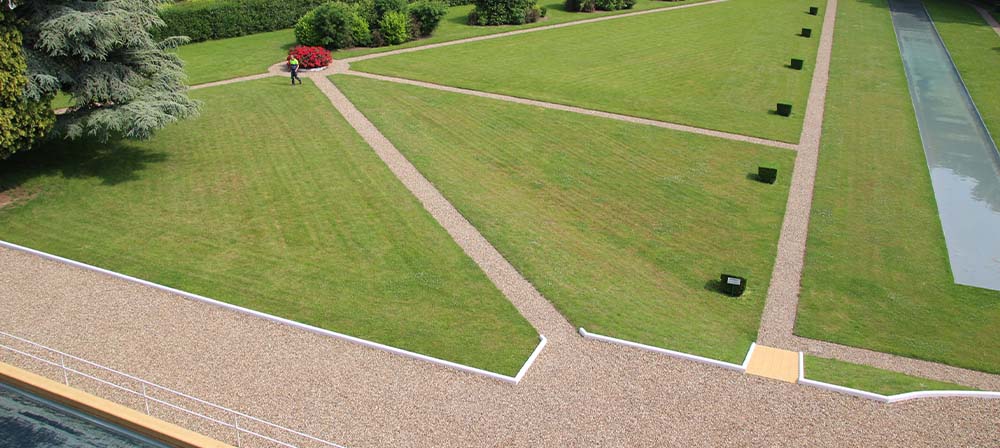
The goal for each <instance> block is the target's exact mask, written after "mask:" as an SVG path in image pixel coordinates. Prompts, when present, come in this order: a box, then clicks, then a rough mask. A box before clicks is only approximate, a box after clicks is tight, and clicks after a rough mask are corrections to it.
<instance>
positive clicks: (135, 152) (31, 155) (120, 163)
mask: <svg viewBox="0 0 1000 448" xmlns="http://www.w3.org/2000/svg"><path fill="white" fill-rule="evenodd" d="M168 157H169V156H168V155H167V153H165V152H160V151H154V150H150V149H147V148H141V147H139V146H136V145H135V144H133V143H131V142H124V141H123V142H108V143H100V142H96V141H74V142H70V141H65V140H53V141H49V142H46V143H44V144H42V145H41V146H39V147H37V148H34V149H31V150H28V151H22V152H19V153H17V154H14V155H13V156H11V157H10V158H9V159H7V160H3V161H0V192H2V191H5V190H9V189H14V188H17V187H19V186H21V185H23V184H24V183H25V182H27V181H29V180H31V179H34V178H37V177H47V176H61V177H63V178H65V179H88V178H98V179H100V180H101V184H102V185H108V186H113V185H118V184H121V183H125V182H130V181H134V180H137V179H139V173H140V172H142V171H144V170H145V169H146V168H147V167H148V166H149V165H150V164H155V163H162V162H164V161H166V160H167V159H168Z"/></svg>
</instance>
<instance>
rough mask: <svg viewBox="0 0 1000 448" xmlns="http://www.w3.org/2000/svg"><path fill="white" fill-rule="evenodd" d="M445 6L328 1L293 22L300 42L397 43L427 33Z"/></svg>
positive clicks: (393, 0)
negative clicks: (296, 21)
mask: <svg viewBox="0 0 1000 448" xmlns="http://www.w3.org/2000/svg"><path fill="white" fill-rule="evenodd" d="M447 12H448V7H447V6H445V4H444V3H442V2H440V1H437V0H420V1H418V2H416V3H413V4H412V5H411V4H407V3H406V1H405V0H357V1H353V2H348V3H344V2H339V1H334V2H328V3H324V4H322V5H320V6H318V7H316V8H315V9H313V10H311V11H309V12H307V13H306V14H305V15H304V16H302V18H301V19H300V20H299V21H298V23H297V24H296V25H295V39H296V40H298V42H299V43H300V44H302V45H307V46H322V47H326V48H329V49H340V48H350V47H355V46H374V47H379V46H382V45H397V44H401V43H403V42H406V41H408V40H410V39H413V38H416V37H425V36H430V35H431V33H432V32H434V30H435V29H436V28H437V26H438V24H439V23H440V22H441V19H442V18H443V17H444V16H445V14H447Z"/></svg>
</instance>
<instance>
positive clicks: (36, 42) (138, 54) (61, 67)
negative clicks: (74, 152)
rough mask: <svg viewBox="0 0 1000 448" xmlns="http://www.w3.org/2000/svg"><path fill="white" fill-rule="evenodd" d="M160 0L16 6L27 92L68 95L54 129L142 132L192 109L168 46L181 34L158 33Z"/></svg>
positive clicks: (53, 0) (65, 132) (72, 133)
mask: <svg viewBox="0 0 1000 448" xmlns="http://www.w3.org/2000/svg"><path fill="white" fill-rule="evenodd" d="M158 6H159V1H158V0H115V1H77V0H33V1H30V2H24V3H22V4H21V5H19V6H18V7H17V9H15V10H14V15H15V17H16V18H17V19H20V21H19V22H17V23H18V25H17V26H18V28H19V29H20V31H21V34H22V35H23V36H24V42H23V48H24V50H25V52H26V59H27V62H28V83H27V86H26V88H25V99H26V100H27V101H34V102H39V101H43V102H47V100H48V99H50V98H52V96H53V95H55V94H56V93H57V92H60V91H62V92H66V93H68V94H70V95H71V96H72V97H73V104H74V106H73V107H72V108H71V109H70V110H69V112H67V113H65V114H63V115H61V116H60V117H59V119H58V120H57V121H56V126H55V127H54V128H53V134H56V135H61V136H63V137H66V138H78V137H82V136H90V137H95V138H97V139H99V140H102V141H106V140H108V139H110V138H120V137H121V138H129V139H148V138H150V137H152V136H153V133H154V132H155V131H157V130H159V129H161V128H163V127H164V126H166V125H168V124H170V123H173V122H175V121H178V120H180V119H183V118H186V117H190V116H194V115H196V114H197V112H198V103H197V102H195V101H192V100H191V99H189V98H188V96H187V86H186V84H185V82H184V80H185V75H184V67H183V63H182V62H181V59H180V58H179V57H178V56H177V55H176V54H175V53H174V52H172V51H170V50H171V49H173V48H174V47H176V46H177V45H179V44H181V43H183V42H184V41H185V39H182V38H170V39H165V40H159V41H158V40H156V39H153V37H152V36H151V35H150V30H151V29H153V28H155V27H158V26H162V25H163V22H162V21H161V20H160V17H159V16H158V15H157V13H156V11H157V7H158Z"/></svg>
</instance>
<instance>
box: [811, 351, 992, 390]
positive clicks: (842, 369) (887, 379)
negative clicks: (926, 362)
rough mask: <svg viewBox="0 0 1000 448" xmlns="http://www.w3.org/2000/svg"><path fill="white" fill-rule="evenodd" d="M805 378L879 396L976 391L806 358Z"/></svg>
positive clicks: (847, 363) (831, 360)
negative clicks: (923, 392) (926, 391)
mask: <svg viewBox="0 0 1000 448" xmlns="http://www.w3.org/2000/svg"><path fill="white" fill-rule="evenodd" d="M804 369H805V377H806V378H807V379H810V380H816V381H822V382H824V383H830V384H836V385H838V386H844V387H850V388H852V389H859V390H864V391H868V392H875V393H877V394H882V395H896V394H902V393H906V392H916V391H921V390H978V389H975V388H972V387H966V386H962V385H958V384H953V383H946V382H944V381H935V380H929V379H927V378H920V377H916V376H910V375H906V374H903V373H899V372H893V371H891V370H883V369H879V368H876V367H870V366H865V365H860V364H853V363H849V362H844V361H840V360H836V359H829V358H820V357H816V356H809V355H806V356H805V367H804Z"/></svg>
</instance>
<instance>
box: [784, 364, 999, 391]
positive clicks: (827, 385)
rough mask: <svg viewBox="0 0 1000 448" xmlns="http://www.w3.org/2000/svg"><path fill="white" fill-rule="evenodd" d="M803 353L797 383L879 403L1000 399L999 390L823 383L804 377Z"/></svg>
mask: <svg viewBox="0 0 1000 448" xmlns="http://www.w3.org/2000/svg"><path fill="white" fill-rule="evenodd" d="M804 359H805V355H804V354H803V353H802V352H799V384H805V385H807V386H812V387H815V388H819V389H824V390H828V391H832V392H839V393H842V394H847V395H853V396H855V397H861V398H867V399H869V400H875V401H878V402H880V403H898V402H900V401H906V400H915V399H917V398H948V397H965V398H987V399H990V398H995V399H1000V392H982V391H973V390H922V391H917V392H906V393H902V394H896V395H882V394H877V393H875V392H868V391H866V390H860V389H853V388H850V387H845V386H838V385H836V384H830V383H824V382H822V381H816V380H810V379H807V378H806V372H805V369H804V367H805V361H804Z"/></svg>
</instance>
